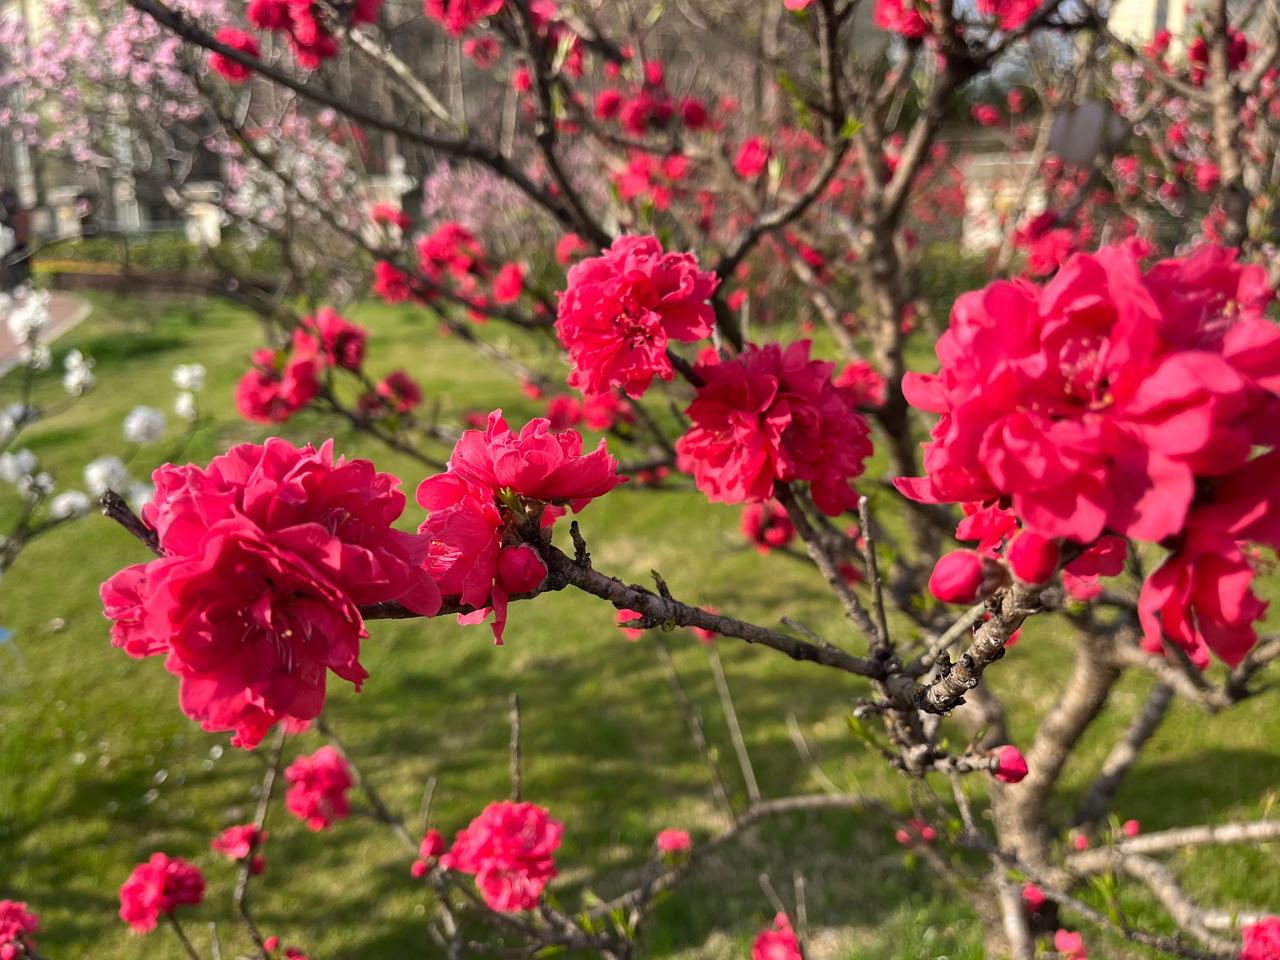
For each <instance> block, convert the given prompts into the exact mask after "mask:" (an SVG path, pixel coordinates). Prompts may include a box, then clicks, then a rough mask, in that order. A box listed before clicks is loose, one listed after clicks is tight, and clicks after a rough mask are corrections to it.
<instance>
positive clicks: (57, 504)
mask: <svg viewBox="0 0 1280 960" xmlns="http://www.w3.org/2000/svg"><path fill="white" fill-rule="evenodd" d="M91 506H92V501H91V500H90V499H89V495H88V494H86V493H83V492H81V491H80V490H67V491H66V492H65V493H60V494H58V495H57V496H56V497H54V498H53V499H52V500H50V501H49V516H51V517H53V518H54V519H55V520H66V519H67V518H68V517H82V516H84V515H85V514H86V513H88V512H89V508H90V507H91Z"/></svg>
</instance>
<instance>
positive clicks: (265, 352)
mask: <svg viewBox="0 0 1280 960" xmlns="http://www.w3.org/2000/svg"><path fill="white" fill-rule="evenodd" d="M368 340H369V331H368V330H366V329H365V328H364V327H362V326H360V325H359V324H355V323H352V322H351V321H349V320H347V319H346V318H345V317H342V316H340V315H339V314H338V312H337V311H335V310H334V309H332V308H331V307H322V308H321V309H320V310H318V311H317V312H316V314H315V315H314V316H306V317H303V318H302V322H301V324H300V325H299V326H298V328H297V329H296V330H294V332H293V338H292V340H291V341H290V346H289V351H288V352H287V353H285V352H281V351H276V350H270V349H266V348H263V349H261V350H256V351H254V354H253V366H252V367H251V368H250V370H249V371H248V373H246V374H245V375H244V376H243V377H241V379H240V383H239V384H238V385H237V386H236V409H237V410H238V411H239V412H240V415H241V416H242V417H244V418H245V419H246V420H252V421H254V422H255V423H283V422H284V421H286V420H288V419H289V418H291V417H292V416H293V415H294V414H296V413H297V412H298V411H300V410H301V409H302V408H303V407H305V406H306V405H307V404H308V403H310V402H311V401H312V400H313V399H314V398H315V397H316V396H317V395H318V394H319V393H320V390H321V386H322V385H321V382H320V379H321V377H322V376H323V375H324V373H325V371H326V370H327V369H335V370H346V371H349V372H350V373H354V374H356V375H358V376H359V375H362V372H363V370H364V358H365V350H366V347H367V344H368ZM421 403H422V388H421V387H420V386H418V383H417V381H415V380H414V379H413V378H412V377H410V376H409V375H408V374H407V373H405V372H404V371H403V370H396V371H395V372H393V373H390V374H388V375H387V376H386V377H384V378H383V379H382V380H381V381H379V382H378V383H377V384H376V385H375V386H373V388H372V389H369V390H366V391H365V393H364V394H362V395H361V397H360V399H359V401H358V408H359V410H360V412H361V413H362V414H363V415H365V416H367V417H379V416H387V415H389V414H393V413H394V414H407V413H409V412H411V411H412V410H414V408H416V407H417V406H419V405H420V404H421Z"/></svg>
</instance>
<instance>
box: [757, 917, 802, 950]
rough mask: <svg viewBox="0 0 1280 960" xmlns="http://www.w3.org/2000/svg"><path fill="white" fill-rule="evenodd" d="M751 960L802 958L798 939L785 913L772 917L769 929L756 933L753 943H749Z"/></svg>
mask: <svg viewBox="0 0 1280 960" xmlns="http://www.w3.org/2000/svg"><path fill="white" fill-rule="evenodd" d="M751 960H804V954H803V953H801V952H800V941H799V940H797V939H796V934H795V931H794V930H792V929H791V921H790V920H788V919H787V915H786V914H785V913H780V914H778V915H777V916H776V917H774V918H773V927H772V928H771V929H768V930H762V931H760V933H758V934H756V939H755V943H753V944H752V945H751Z"/></svg>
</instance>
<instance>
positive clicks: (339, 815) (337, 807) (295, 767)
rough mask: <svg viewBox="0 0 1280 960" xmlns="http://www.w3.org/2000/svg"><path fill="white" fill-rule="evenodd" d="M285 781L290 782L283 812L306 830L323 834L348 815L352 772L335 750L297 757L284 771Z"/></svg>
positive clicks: (326, 748) (330, 748)
mask: <svg viewBox="0 0 1280 960" xmlns="http://www.w3.org/2000/svg"><path fill="white" fill-rule="evenodd" d="M284 778H285V779H286V780H288V781H289V789H288V791H287V792H286V793H285V796H284V805H285V808H286V809H287V810H288V811H289V812H290V813H292V814H293V815H294V816H295V817H297V818H298V819H299V820H301V821H302V822H303V823H305V824H306V825H307V827H308V828H309V829H311V830H317V831H319V830H324V829H326V828H327V827H331V826H333V825H334V824H335V823H337V822H338V821H339V820H345V819H347V817H348V816H349V815H350V814H351V801H350V799H348V797H347V791H349V790H350V789H351V786H352V783H353V780H352V778H351V768H350V767H349V766H348V765H347V759H346V757H344V756H343V755H342V754H341V753H339V752H338V750H337V749H336V748H335V747H328V746H326V747H321V748H320V749H319V750H317V751H316V752H315V753H313V754H311V755H310V756H307V755H305V754H304V755H303V756H300V757H298V759H296V760H294V761H293V763H291V764H289V766H288V767H286V768H285V771H284Z"/></svg>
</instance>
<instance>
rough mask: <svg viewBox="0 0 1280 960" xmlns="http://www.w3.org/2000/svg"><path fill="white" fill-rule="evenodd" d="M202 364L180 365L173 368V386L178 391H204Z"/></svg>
mask: <svg viewBox="0 0 1280 960" xmlns="http://www.w3.org/2000/svg"><path fill="white" fill-rule="evenodd" d="M204 373H205V370H204V364H201V363H182V364H179V365H178V366H176V367H174V368H173V385H174V386H175V387H177V388H178V389H179V390H187V391H191V392H195V391H197V390H203V389H204Z"/></svg>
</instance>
